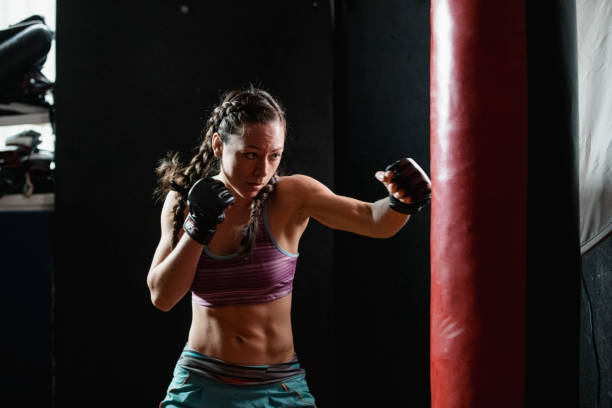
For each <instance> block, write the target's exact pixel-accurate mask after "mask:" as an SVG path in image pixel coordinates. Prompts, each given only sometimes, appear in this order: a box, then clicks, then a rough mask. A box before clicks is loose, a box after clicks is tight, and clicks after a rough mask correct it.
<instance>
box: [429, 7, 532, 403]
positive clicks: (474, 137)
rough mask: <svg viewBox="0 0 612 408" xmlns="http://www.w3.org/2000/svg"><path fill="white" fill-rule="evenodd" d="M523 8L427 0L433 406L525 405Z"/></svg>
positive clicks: (524, 66) (525, 66)
mask: <svg viewBox="0 0 612 408" xmlns="http://www.w3.org/2000/svg"><path fill="white" fill-rule="evenodd" d="M524 9H525V2H524V0H499V1H490V0H465V1H452V0H432V3H431V34H432V37H431V118H430V120H431V175H432V185H433V192H432V221H431V273H432V277H431V356H430V360H431V361H430V362H431V392H432V407H433V408H455V407H457V408H458V407H470V408H478V407H486V408H490V407H496V408H503V407H512V408H516V407H520V406H523V405H524V398H525V385H524V384H525V265H526V178H527V149H526V146H527V74H526V69H527V65H526V40H525V10H524Z"/></svg>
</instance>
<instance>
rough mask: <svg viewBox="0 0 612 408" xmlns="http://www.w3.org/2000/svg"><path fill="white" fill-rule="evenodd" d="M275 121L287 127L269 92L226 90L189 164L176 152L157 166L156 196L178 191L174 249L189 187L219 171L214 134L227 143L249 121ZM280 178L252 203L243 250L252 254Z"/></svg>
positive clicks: (254, 89) (183, 217) (175, 210)
mask: <svg viewBox="0 0 612 408" xmlns="http://www.w3.org/2000/svg"><path fill="white" fill-rule="evenodd" d="M275 120H279V121H280V122H281V124H282V126H283V128H285V129H286V122H285V113H284V110H283V108H282V106H281V105H280V103H279V102H277V101H276V100H275V99H274V98H273V97H272V96H271V95H270V94H269V93H267V92H266V91H263V90H261V89H257V88H255V87H253V86H251V87H249V88H247V89H245V90H232V91H229V92H226V93H225V94H224V95H223V96H222V98H221V103H220V104H219V105H218V106H217V107H215V108H214V109H213V111H212V113H211V115H210V117H209V119H208V121H207V122H206V126H205V127H204V129H203V130H202V134H201V139H202V142H201V143H200V145H199V146H198V147H197V148H196V151H197V153H196V154H195V155H194V156H193V158H192V159H191V161H190V163H189V165H188V166H183V165H182V164H181V160H180V158H179V155H178V154H177V153H173V152H170V153H168V155H167V156H166V157H165V158H164V159H162V160H161V161H160V163H159V165H158V167H157V169H156V173H157V175H158V177H159V180H158V187H157V188H156V189H155V193H154V194H155V196H156V197H157V198H158V199H163V198H165V196H166V194H167V193H168V192H169V191H170V190H172V191H176V192H177V194H178V201H177V203H176V205H175V206H174V208H173V212H174V220H173V235H172V247H173V248H174V247H175V246H176V244H177V243H178V236H179V232H180V230H181V228H182V227H183V222H184V220H185V209H186V208H187V193H188V192H189V189H190V188H191V186H192V185H193V184H194V183H195V182H196V181H198V180H199V179H201V178H206V177H211V176H213V175H215V174H217V173H218V172H219V159H218V158H217V157H215V155H214V152H213V149H212V136H213V134H215V132H218V133H219V135H220V136H221V140H222V141H223V143H226V142H227V140H228V137H229V135H237V134H238V135H242V134H243V132H244V125H245V124H248V123H268V122H272V121H275ZM277 180H278V174H274V175H273V176H272V178H271V179H270V181H269V182H268V184H267V185H265V186H264V187H263V188H262V189H261V190H260V191H259V193H258V194H257V196H255V198H254V199H253V202H252V203H251V218H250V220H249V223H248V224H247V225H246V226H245V228H244V236H243V238H242V240H241V246H242V249H241V251H240V252H241V253H245V254H246V253H249V252H250V251H251V250H252V249H253V247H254V245H255V238H256V237H257V229H258V225H259V223H258V220H259V217H260V216H261V211H262V208H263V203H264V202H265V200H266V199H267V198H268V197H269V196H270V194H271V193H272V191H274V185H275V184H276V182H277Z"/></svg>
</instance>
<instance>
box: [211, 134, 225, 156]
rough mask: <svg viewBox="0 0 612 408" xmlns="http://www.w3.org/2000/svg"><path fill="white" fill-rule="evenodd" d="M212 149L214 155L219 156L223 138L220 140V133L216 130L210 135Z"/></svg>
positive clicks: (221, 150) (221, 151)
mask: <svg viewBox="0 0 612 408" xmlns="http://www.w3.org/2000/svg"><path fill="white" fill-rule="evenodd" d="M212 149H213V153H214V154H215V157H218V158H221V156H222V153H223V140H221V135H220V134H219V133H217V132H215V133H214V134H213V136H212Z"/></svg>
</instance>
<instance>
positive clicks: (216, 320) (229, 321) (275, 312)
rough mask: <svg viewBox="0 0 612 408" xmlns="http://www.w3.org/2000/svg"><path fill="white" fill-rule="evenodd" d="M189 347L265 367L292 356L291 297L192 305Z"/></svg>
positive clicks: (233, 361) (284, 360)
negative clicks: (249, 303) (253, 301)
mask: <svg viewBox="0 0 612 408" xmlns="http://www.w3.org/2000/svg"><path fill="white" fill-rule="evenodd" d="M191 308H192V319H191V328H190V329H189V340H188V344H189V346H190V347H191V348H192V349H194V350H196V351H198V352H200V353H202V354H205V355H208V356H211V357H215V358H218V359H221V360H224V361H227V362H229V363H234V364H239V365H268V364H276V363H284V362H286V361H290V360H291V359H292V358H293V356H294V353H295V352H294V347H293V334H292V329H291V294H289V295H287V296H284V297H282V298H280V299H276V300H273V301H271V302H267V303H260V304H253V305H230V306H218V307H206V306H201V305H199V304H197V303H195V302H192V307H191Z"/></svg>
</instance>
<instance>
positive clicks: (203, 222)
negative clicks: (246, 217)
mask: <svg viewBox="0 0 612 408" xmlns="http://www.w3.org/2000/svg"><path fill="white" fill-rule="evenodd" d="M235 201H236V199H235V198H234V197H233V196H232V193H230V191H229V190H228V189H227V187H225V184H223V183H222V182H220V181H218V180H214V179H211V178H208V179H200V180H198V181H196V182H195V184H194V185H193V186H192V187H191V189H190V190H189V193H188V194H187V203H188V204H189V214H187V217H186V218H185V222H184V223H183V229H184V230H185V232H186V233H187V235H189V236H190V237H191V238H192V239H194V240H195V241H197V242H199V243H200V244H203V245H206V244H208V243H209V242H210V241H211V240H212V238H213V236H214V235H215V232H217V224H219V223H221V222H223V220H224V219H225V214H223V211H224V210H225V209H226V208H227V207H229V206H230V205H231V204H233V203H234V202H235Z"/></svg>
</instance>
